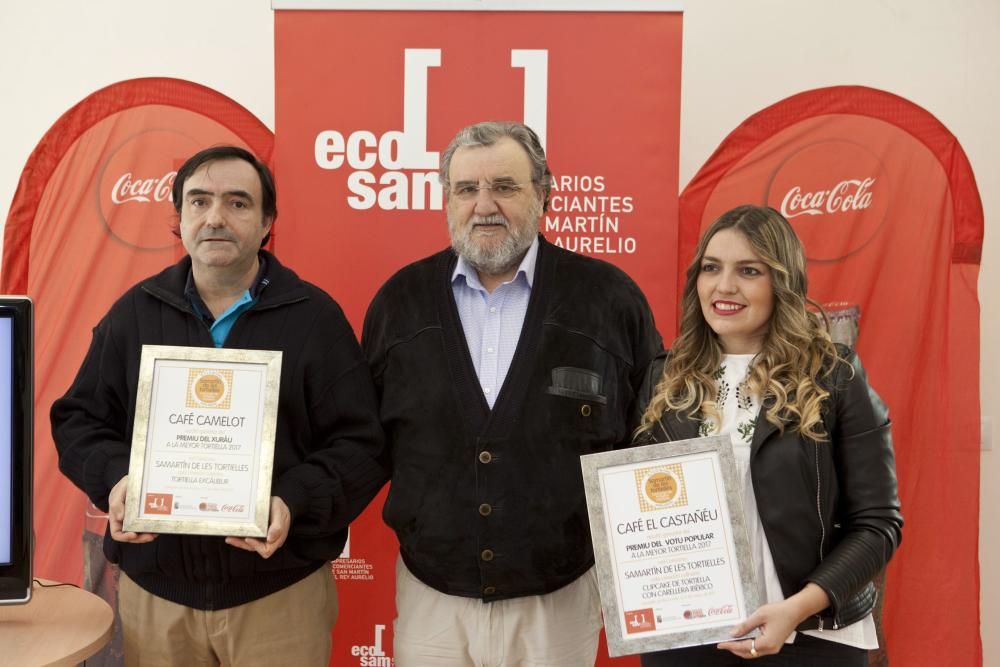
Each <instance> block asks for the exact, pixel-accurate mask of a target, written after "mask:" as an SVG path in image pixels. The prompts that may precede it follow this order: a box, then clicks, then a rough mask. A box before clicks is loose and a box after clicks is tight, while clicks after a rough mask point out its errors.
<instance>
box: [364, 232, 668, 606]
mask: <svg viewBox="0 0 1000 667" xmlns="http://www.w3.org/2000/svg"><path fill="white" fill-rule="evenodd" d="M456 261H457V260H456V256H455V255H454V253H453V252H452V251H451V250H446V251H444V252H441V253H438V254H436V255H433V256H431V257H429V258H427V259H424V260H422V261H419V262H416V263H415V264H411V265H410V266H408V267H406V268H404V269H402V270H401V271H400V272H399V273H397V274H396V275H395V276H393V277H392V278H391V279H389V281H388V282H387V283H386V284H385V285H384V286H383V287H382V289H381V290H380V291H379V293H378V294H377V295H376V297H375V299H374V301H372V304H371V306H370V308H369V310H368V315H367V317H366V319H365V328H364V334H363V336H362V345H363V347H364V349H365V353H366V354H367V355H368V359H369V362H370V364H371V367H372V374H373V376H374V379H375V386H376V389H377V391H378V394H379V397H380V399H381V417H382V425H383V427H384V428H385V431H386V437H387V441H388V443H389V447H388V451H389V453H390V455H391V459H392V485H391V487H390V490H389V497H388V500H387V502H386V505H385V509H384V511H383V517H384V519H385V521H386V523H387V524H389V526H391V527H392V528H393V529H394V530H395V531H396V535H397V536H398V537H399V542H400V548H401V554H402V557H403V560H404V562H405V563H406V565H407V567H408V568H409V569H410V571H411V572H412V573H413V574H414V575H415V576H416V577H417V578H419V579H420V580H421V581H423V582H424V583H426V584H427V585H429V586H431V587H433V588H435V589H437V590H439V591H441V592H443V593H448V594H451V595H461V596H466V597H478V598H481V599H483V600H497V599H503V598H512V597H518V596H524V595H537V594H543V593H548V592H551V591H553V590H556V589H557V588H560V587H562V586H564V585H566V584H568V583H570V582H572V581H573V580H574V579H576V578H577V577H579V576H580V575H581V574H583V573H584V572H586V571H587V569H589V568H590V567H591V566H592V565H593V562H594V555H593V550H592V548H591V542H590V528H589V523H588V519H587V506H586V500H585V498H584V492H583V478H582V473H581V470H580V455H581V454H588V453H591V452H597V451H604V450H608V449H611V448H613V447H617V446H625V445H627V444H628V443H629V441H630V435H631V434H630V432H629V425H628V424H627V419H628V415H629V414H630V412H629V411H630V410H631V409H633V407H634V406H633V403H634V401H635V398H636V394H637V391H638V389H639V385H640V383H641V382H642V378H643V374H644V372H645V369H646V367H647V365H648V364H649V362H650V361H651V360H652V358H653V357H654V356H655V355H656V353H657V352H659V350H660V349H661V341H660V336H659V334H657V332H656V329H655V327H654V325H653V319H652V315H651V313H650V311H649V307H648V305H647V303H646V300H645V297H643V295H642V293H641V292H640V291H639V288H638V287H636V285H635V283H633V282H632V280H631V279H629V278H628V276H626V275H625V274H624V273H623V272H621V271H620V270H618V269H617V268H615V267H613V266H611V265H610V264H607V263H605V262H600V261H597V260H594V259H589V258H586V257H582V256H580V255H576V254H573V253H570V252H567V251H565V250H562V249H561V248H558V247H556V246H553V245H550V244H548V243H546V242H544V240H543V241H542V242H541V246H540V248H539V251H538V260H537V264H536V268H535V278H534V282H533V287H532V291H531V298H530V301H529V304H528V310H527V314H526V316H525V320H524V325H523V328H522V331H521V336H520V339H519V341H518V345H517V350H516V352H515V355H514V358H513V361H512V363H511V366H510V370H509V371H508V373H507V377H506V380H505V381H504V384H503V387H502V388H501V390H500V393H499V395H498V396H497V400H496V403H495V405H494V408H493V410H490V408H489V406H488V404H487V403H486V400H485V399H484V397H483V392H482V388H481V387H480V385H479V383H478V381H477V377H476V371H475V368H474V366H473V364H472V359H471V357H470V354H469V350H468V346H467V345H466V341H465V334H464V332H463V329H462V323H461V320H460V318H459V314H458V310H457V307H456V305H455V299H454V296H453V293H452V286H451V274H452V271H453V270H454V267H455V263H456Z"/></svg>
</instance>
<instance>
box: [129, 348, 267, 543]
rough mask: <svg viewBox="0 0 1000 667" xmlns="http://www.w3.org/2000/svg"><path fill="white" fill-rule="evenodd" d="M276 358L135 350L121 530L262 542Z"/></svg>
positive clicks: (212, 351)
mask: <svg viewBox="0 0 1000 667" xmlns="http://www.w3.org/2000/svg"><path fill="white" fill-rule="evenodd" d="M280 377H281V352H272V351H262V350H231V349H216V348H205V347H171V346H162V345H143V346H142V360H141V363H140V365H139V384H138V390H137V392H138V395H137V396H136V408H135V425H134V427H133V429H132V458H131V460H130V462H129V478H128V493H127V495H126V500H125V521H124V529H125V530H127V531H136V532H146V533H184V534H191V535H233V536H237V537H264V536H265V535H266V534H267V520H268V512H269V510H270V495H271V472H272V466H273V462H274V434H275V425H276V421H277V414H278V384H279V381H280Z"/></svg>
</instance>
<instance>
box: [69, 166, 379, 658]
mask: <svg viewBox="0 0 1000 667" xmlns="http://www.w3.org/2000/svg"><path fill="white" fill-rule="evenodd" d="M172 195H173V203H174V206H175V208H176V209H177V212H178V213H179V215H180V227H179V235H180V237H181V240H182V242H183V244H184V248H185V249H186V250H187V253H188V254H187V256H185V257H184V258H183V259H182V260H181V261H180V262H178V263H177V264H175V265H173V266H171V267H168V268H167V269H165V270H164V271H162V272H161V273H159V274H158V275H155V276H153V277H151V278H148V279H146V280H144V281H142V282H141V283H139V284H138V285H136V286H135V287H133V288H131V289H130V290H129V291H128V292H126V293H125V295H124V296H122V297H121V298H120V299H119V300H118V301H117V302H116V303H115V304H114V306H112V308H111V310H110V311H109V312H108V314H107V315H106V316H105V317H104V318H103V319H102V320H101V322H100V323H98V325H97V327H96V328H95V329H94V338H93V342H92V344H91V347H90V350H89V352H88V354H87V356H86V359H85V360H84V362H83V365H82V366H81V368H80V371H79V373H78V375H77V377H76V380H75V381H74V382H73V385H72V386H71V387H70V388H69V390H68V391H67V393H66V395H65V396H63V397H62V398H61V399H59V400H58V401H56V402H55V403H54V404H53V407H52V427H53V428H52V431H53V436H54V438H55V442H56V447H57V448H58V450H59V464H60V468H61V470H62V471H63V473H64V474H66V475H67V476H68V477H69V478H70V479H71V480H72V481H73V482H74V483H75V484H77V485H78V486H79V487H80V488H81V489H83V490H84V491H85V492H86V493H87V495H88V496H89V497H90V499H91V500H92V501H93V502H94V503H95V504H96V505H97V506H98V507H101V508H102V509H106V510H108V513H109V525H108V533H107V535H106V536H105V547H104V548H105V554H106V555H107V557H108V559H109V560H111V561H112V562H114V563H117V564H118V565H120V567H121V570H122V578H121V590H120V595H119V613H120V615H121V618H122V626H123V632H124V646H125V653H126V663H127V664H135V663H136V662H137V661H138V659H139V651H140V650H141V652H142V661H143V664H193V663H197V664H217V663H223V664H226V665H249V664H261V665H263V664H268V665H270V664H301V665H325V664H327V661H328V660H329V650H330V628H331V626H332V624H333V621H334V619H335V616H336V610H337V602H336V591H335V589H334V585H333V581H332V578H331V573H330V569H329V567H328V565H327V564H328V561H330V560H331V559H333V558H336V557H337V556H338V555H339V554H340V552H341V550H342V549H343V546H344V543H345V540H346V536H347V526H348V524H349V523H350V521H351V520H352V519H353V518H354V517H355V516H357V515H358V514H359V513H360V512H361V510H362V509H364V507H365V506H366V505H367V504H368V502H369V501H370V500H371V499H372V498H373V497H374V495H375V494H376V493H377V492H378V490H379V488H380V487H381V486H382V484H383V483H384V481H385V473H384V472H383V470H382V468H381V466H380V465H379V464H378V463H377V460H376V458H377V456H378V455H379V454H380V452H381V449H382V431H381V427H380V425H379V422H378V412H377V408H376V403H375V395H374V391H373V388H372V383H371V378H370V375H369V372H368V368H367V364H366V363H365V361H364V358H363V357H362V355H361V351H360V348H359V346H358V344H357V341H356V339H355V337H354V333H353V331H352V329H351V327H350V325H349V324H348V322H347V320H346V319H345V317H344V315H343V312H342V311H341V310H340V308H339V307H338V306H337V304H336V303H335V302H334V301H333V300H332V299H331V298H330V297H329V296H328V295H327V294H326V293H324V292H323V291H322V290H320V289H318V288H317V287H315V286H313V285H310V284H308V283H306V282H304V281H302V280H300V279H299V278H298V276H296V275H295V273H293V272H292V271H291V270H289V269H287V268H285V267H284V266H282V265H281V263H280V262H278V260H277V259H276V258H275V257H274V256H273V255H271V254H270V253H268V252H266V251H264V250H263V249H262V247H263V245H264V244H265V243H266V242H267V240H268V238H269V236H270V231H271V226H272V224H273V222H274V218H275V216H276V214H277V207H276V201H275V191H274V182H273V179H272V177H271V173H270V171H269V170H268V169H267V167H266V166H265V165H264V164H263V163H261V162H260V161H258V160H257V159H256V158H255V157H254V156H253V155H252V154H250V153H249V152H247V151H245V150H243V149H241V148H236V147H231V146H221V147H213V148H209V149H206V150H203V151H201V152H199V153H198V154H196V155H194V156H193V157H192V158H190V159H189V160H188V161H187V162H186V163H185V164H184V165H183V166H182V167H181V168H180V169H179V171H178V173H177V177H176V179H175V181H174V185H173V192H172ZM144 347H145V349H144ZM140 360H141V363H140ZM130 443H131V446H130ZM136 447H139V448H142V452H141V455H137V452H135V451H133V449H135V448H136ZM130 458H131V462H132V466H131V468H130ZM279 615H280V618H281V622H280V623H278V622H276V619H277V618H278V617H279Z"/></svg>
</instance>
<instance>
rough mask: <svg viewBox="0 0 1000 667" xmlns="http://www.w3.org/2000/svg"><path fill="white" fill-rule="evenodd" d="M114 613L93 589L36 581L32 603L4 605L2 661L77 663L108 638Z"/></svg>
mask: <svg viewBox="0 0 1000 667" xmlns="http://www.w3.org/2000/svg"><path fill="white" fill-rule="evenodd" d="M42 582H43V583H44V584H46V585H51V584H54V583H56V582H51V581H45V580H42ZM114 618H115V616H114V613H112V611H111V607H110V606H108V603H107V602H105V601H104V600H102V599H101V598H99V597H97V596H96V595H94V594H93V593H88V592H87V591H85V590H83V589H81V588H75V587H73V586H58V587H53V588H46V587H40V586H39V585H38V584H37V583H36V584H35V586H34V589H33V590H32V592H31V602H29V603H28V604H22V605H11V606H0V662H2V663H3V664H5V665H24V667H36V666H38V667H41V666H43V665H44V666H50V665H51V666H53V667H55V666H58V667H62V666H64V665H65V666H69V665H76V664H78V663H80V662H83V661H84V660H86V659H87V658H89V657H90V656H92V655H94V654H95V653H97V652H98V651H99V650H101V647H103V646H104V645H105V644H107V643H108V640H109V639H111V626H112V624H113V622H114Z"/></svg>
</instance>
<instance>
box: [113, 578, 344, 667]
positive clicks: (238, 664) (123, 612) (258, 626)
mask: <svg viewBox="0 0 1000 667" xmlns="http://www.w3.org/2000/svg"><path fill="white" fill-rule="evenodd" d="M118 613H119V614H120V616H121V620H122V634H123V645H124V649H125V665H126V667H139V666H141V667H154V666H155V667H159V666H161V665H162V666H167V665H178V666H181V665H183V666H184V667H189V666H191V667H194V666H196V665H197V666H201V665H204V666H205V667H217V665H220V664H222V665H225V666H226V667H244V666H254V665H261V666H265V665H266V666H267V667H273V666H274V665H296V666H298V665H302V666H303V667H309V666H313V665H315V666H316V667H326V666H327V664H328V663H329V661H330V631H331V630H332V629H333V624H334V622H335V621H336V620H337V589H336V585H335V583H334V580H333V576H332V574H331V572H330V567H329V565H325V566H324V567H321V568H320V569H318V570H317V571H316V572H313V573H312V574H310V575H309V576H308V577H306V578H305V579H302V580H301V581H299V582H298V583H295V584H293V585H291V586H289V587H288V588H285V589H283V590H280V591H278V592H277V593H272V594H271V595H268V596H267V597H263V598H261V599H259V600H254V601H253V602H248V603H247V604H242V605H239V606H237V607H231V608H229V609H221V610H216V611H202V610H199V609H192V608H191V607H185V606H184V605H179V604H175V603H173V602H169V601H167V600H164V599H163V598H160V597H157V596H155V595H153V594H152V593H149V592H148V591H146V590H144V589H142V588H140V587H139V586H138V585H137V584H136V583H135V582H134V581H132V580H131V579H129V578H128V576H127V575H126V574H125V573H124V572H122V573H121V579H120V580H119V592H118Z"/></svg>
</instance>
